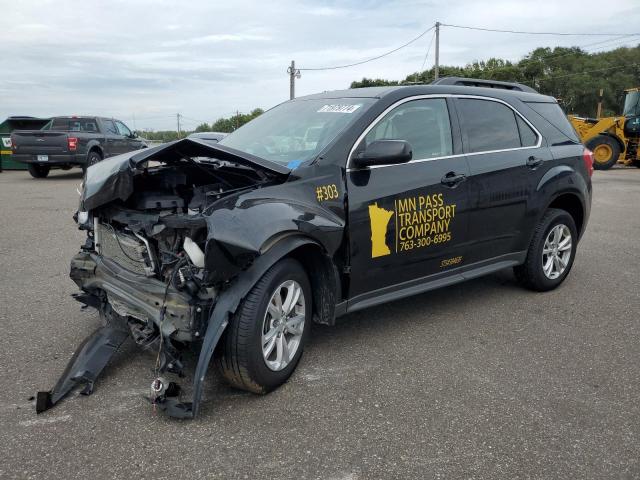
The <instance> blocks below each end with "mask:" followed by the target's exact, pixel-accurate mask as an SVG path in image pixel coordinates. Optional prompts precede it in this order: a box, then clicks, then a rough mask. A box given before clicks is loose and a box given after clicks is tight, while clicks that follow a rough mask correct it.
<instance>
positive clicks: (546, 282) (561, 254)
mask: <svg viewBox="0 0 640 480" xmlns="http://www.w3.org/2000/svg"><path fill="white" fill-rule="evenodd" d="M577 243H578V232H577V230H576V224H575V222H574V220H573V217H572V216H571V215H569V213H567V212H566V211H564V210H559V209H555V208H550V209H549V210H547V212H546V213H545V214H544V216H543V217H542V219H541V220H540V222H539V223H538V225H537V227H536V229H535V232H534V234H533V238H532V239H531V243H530V245H529V249H528V251H527V259H526V260H525V263H524V264H523V265H520V266H518V267H516V268H515V269H514V272H515V274H516V278H517V279H518V280H519V281H520V283H522V284H523V285H524V286H526V287H527V288H530V289H531V290H536V291H539V292H544V291H547V290H553V289H554V288H556V287H557V286H558V285H560V284H561V283H562V282H563V281H564V279H565V278H567V275H569V271H571V267H572V266H573V259H574V257H575V252H576V247H577Z"/></svg>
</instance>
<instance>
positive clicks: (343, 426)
mask: <svg viewBox="0 0 640 480" xmlns="http://www.w3.org/2000/svg"><path fill="white" fill-rule="evenodd" d="M80 180H81V178H80V175H79V173H76V172H75V171H72V172H61V171H54V172H52V174H51V177H50V178H48V179H46V180H33V179H31V178H30V177H29V175H28V173H26V172H3V173H1V174H0V265H1V266H2V268H1V272H2V275H1V279H0V325H1V326H2V330H3V335H2V336H0V385H1V387H2V388H1V389H0V459H2V460H1V462H0V477H1V478H64V479H72V478H86V477H87V476H89V477H92V478H113V477H117V478H132V477H133V478H168V477H173V478H195V477H200V478H202V477H207V478H250V479H254V478H320V479H352V480H354V479H364V478H385V479H387V478H488V479H495V478H549V479H569V478H580V479H591V478H593V479H605V478H629V479H631V478H639V477H640V460H639V459H640V406H639V404H638V400H637V399H638V397H640V373H639V372H640V370H639V365H640V342H639V334H640V323H639V322H640V294H639V293H638V292H639V284H640V254H639V247H638V244H639V240H640V215H639V214H638V212H639V210H638V209H639V207H638V206H639V205H640V169H615V170H611V171H608V172H596V174H595V175H594V192H595V197H594V202H593V211H592V215H591V220H590V224H589V226H588V229H587V233H586V236H585V237H584V240H583V242H582V243H581V245H580V248H579V251H578V256H577V258H576V262H575V265H574V268H573V271H572V273H571V275H570V276H569V278H568V280H567V281H566V282H565V283H564V285H563V286H562V287H561V288H559V289H558V290H556V291H553V292H550V293H545V294H538V293H532V292H529V291H527V290H524V289H521V288H520V287H519V286H518V285H517V284H516V283H515V281H514V278H513V275H512V274H511V272H504V273H500V274H497V275H493V276H490V277H486V278H483V279H479V280H476V281H471V282H468V283H464V284H461V285H458V286H455V287H450V288H446V289H444V290H440V291H435V292H430V293H427V294H423V295H420V296H417V297H413V298H411V299H410V300H404V301H398V302H395V303H391V304H388V305H385V306H382V307H378V308H372V309H369V310H366V311H362V312H358V313H357V314H352V315H349V316H347V317H344V319H343V321H341V323H340V324H339V325H338V326H337V327H333V328H331V327H323V326H314V329H313V332H312V333H313V338H312V341H311V344H310V345H309V346H308V348H307V350H306V352H305V355H304V357H303V358H302V361H301V363H300V365H299V366H298V369H297V371H296V373H295V374H294V375H293V377H292V378H291V380H290V381H289V382H288V383H287V384H285V385H284V386H283V387H281V388H280V389H278V390H277V391H275V392H273V393H271V394H269V395H267V396H262V397H259V396H255V395H251V394H246V393H243V392H239V391H235V390H232V389H231V388H230V387H228V386H226V385H224V384H223V383H222V382H221V381H220V378H219V377H218V376H217V375H216V374H215V373H211V374H210V377H209V378H208V380H207V389H206V392H205V402H204V403H203V411H202V415H201V416H200V417H199V418H198V419H197V420H195V421H176V420H172V419H169V418H166V417H164V416H160V415H155V414H154V412H153V411H152V409H151V407H150V406H149V405H148V404H147V403H146V401H145V400H143V398H142V396H143V395H145V394H147V392H148V385H149V384H150V382H151V380H152V371H151V368H152V365H153V361H154V357H153V354H152V353H145V352H140V351H138V350H136V349H135V348H133V347H132V346H130V347H127V348H125V349H124V351H122V352H121V353H120V354H119V356H118V357H117V358H116V359H115V361H114V363H113V364H112V365H110V366H109V367H108V368H107V369H106V370H105V375H104V376H103V377H101V378H100V380H99V381H98V383H97V386H96V391H95V393H94V395H92V396H89V397H81V398H76V397H75V396H74V397H71V398H69V399H67V400H65V401H63V402H62V403H60V405H58V406H57V407H55V408H54V409H52V410H50V411H48V412H46V413H44V414H42V415H38V416H36V415H35V412H34V407H33V402H31V401H30V400H29V398H30V397H31V396H32V395H34V394H35V392H36V390H42V389H48V388H50V387H51V386H53V384H54V383H55V381H56V380H57V379H58V376H59V375H60V373H61V372H62V370H63V369H64V367H65V365H66V363H67V360H68V359H69V357H70V355H71V354H72V353H73V351H74V350H75V348H76V346H77V345H78V344H79V343H80V342H81V341H82V340H83V338H84V337H85V336H86V335H87V334H89V333H90V332H91V331H92V330H93V329H94V328H95V327H96V326H97V325H98V318H97V315H96V314H95V313H91V312H86V311H81V310H80V309H79V305H78V304H77V303H76V302H75V301H74V300H72V298H71V297H70V294H71V293H73V292H74V291H75V285H74V284H73V283H72V282H71V280H69V278H68V265H69V259H70V258H71V256H72V255H73V254H75V253H76V251H77V250H78V247H79V245H80V243H81V242H82V240H83V235H82V234H81V232H79V231H77V230H76V228H75V225H74V223H73V220H72V218H71V217H72V214H73V212H74V209H75V206H76V203H77V193H76V191H75V190H76V186H77V185H78V184H79V183H80Z"/></svg>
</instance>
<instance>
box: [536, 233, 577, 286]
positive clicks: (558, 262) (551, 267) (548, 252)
mask: <svg viewBox="0 0 640 480" xmlns="http://www.w3.org/2000/svg"><path fill="white" fill-rule="evenodd" d="M572 246H573V241H572V238H571V230H569V227H567V226H566V225H563V224H559V225H556V226H555V227H553V228H552V229H551V231H550V232H549V234H548V235H547V238H546V240H545V242H544V247H543V248H542V271H543V272H544V274H545V276H546V277H547V278H548V279H550V280H555V279H556V278H558V277H559V276H560V275H562V274H563V273H564V271H565V270H566V269H567V266H568V265H569V260H570V259H571V252H572Z"/></svg>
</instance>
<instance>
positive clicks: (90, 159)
mask: <svg viewBox="0 0 640 480" xmlns="http://www.w3.org/2000/svg"><path fill="white" fill-rule="evenodd" d="M100 161H102V155H100V153H98V152H96V151H95V150H91V151H90V152H89V155H87V167H90V166H91V165H95V164H96V163H98V162H100ZM87 167H85V168H87Z"/></svg>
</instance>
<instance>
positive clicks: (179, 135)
mask: <svg viewBox="0 0 640 480" xmlns="http://www.w3.org/2000/svg"><path fill="white" fill-rule="evenodd" d="M176 120H177V121H178V138H181V137H182V135H181V134H180V114H179V113H176Z"/></svg>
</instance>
